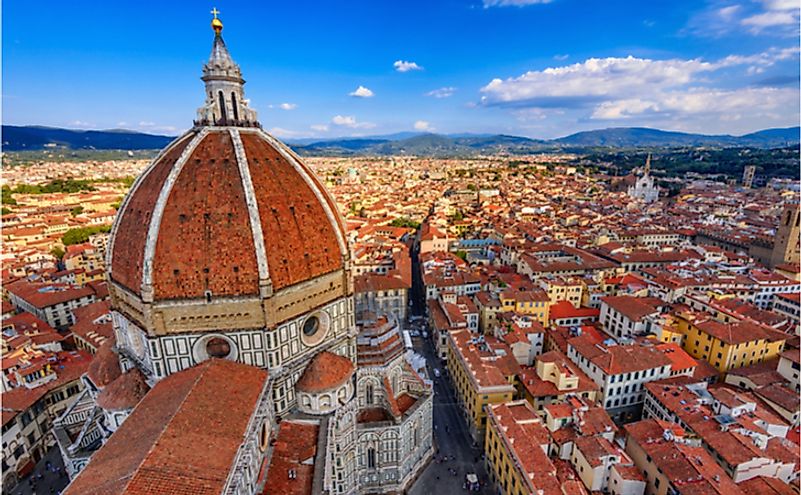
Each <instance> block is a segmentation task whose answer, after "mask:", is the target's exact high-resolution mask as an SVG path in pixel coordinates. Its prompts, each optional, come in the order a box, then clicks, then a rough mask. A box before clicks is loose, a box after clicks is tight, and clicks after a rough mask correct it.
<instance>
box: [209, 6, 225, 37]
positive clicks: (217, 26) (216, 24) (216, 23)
mask: <svg viewBox="0 0 801 495" xmlns="http://www.w3.org/2000/svg"><path fill="white" fill-rule="evenodd" d="M219 13H220V11H219V10H217V7H215V8H213V9H211V14H212V15H213V16H214V19H212V20H211V28H212V29H213V30H214V32H215V33H217V34H220V31H222V28H223V23H222V21H221V20H220V19H218V18H217V14H219Z"/></svg>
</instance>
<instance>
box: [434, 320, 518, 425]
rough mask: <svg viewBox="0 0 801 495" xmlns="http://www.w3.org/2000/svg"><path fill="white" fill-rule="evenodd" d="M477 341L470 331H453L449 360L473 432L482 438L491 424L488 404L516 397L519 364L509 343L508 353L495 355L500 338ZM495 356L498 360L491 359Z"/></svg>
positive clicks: (448, 354)
mask: <svg viewBox="0 0 801 495" xmlns="http://www.w3.org/2000/svg"><path fill="white" fill-rule="evenodd" d="M475 340H476V338H475V337H474V336H473V334H471V333H470V332H469V331H468V330H458V331H452V332H450V333H449V335H448V348H447V362H448V372H449V373H450V377H451V382H452V385H453V387H454V389H455V390H456V396H457V399H458V400H459V402H460V403H461V405H462V407H463V411H464V414H465V417H466V418H467V420H468V426H469V427H470V432H471V434H472V435H473V437H474V438H475V439H476V440H477V441H479V440H482V439H483V437H484V429H485V427H486V423H487V413H486V409H485V406H487V405H488V404H499V403H502V402H507V401H510V400H512V399H514V397H515V391H516V387H515V384H516V380H517V370H519V366H517V365H516V364H517V362H516V361H515V359H514V357H513V354H512V352H511V350H509V349H508V346H507V349H506V351H507V352H506V355H505V356H495V352H494V349H493V347H497V346H499V345H500V341H498V340H497V339H494V338H492V337H489V336H487V337H484V338H483V340H484V343H483V344H482V343H475ZM488 341H489V344H488ZM483 346H487V347H483ZM493 356H495V357H496V359H490V358H491V357H493ZM499 361H500V362H501V363H500V364H499Z"/></svg>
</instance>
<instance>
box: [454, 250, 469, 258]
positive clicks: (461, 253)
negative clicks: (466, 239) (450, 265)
mask: <svg viewBox="0 0 801 495" xmlns="http://www.w3.org/2000/svg"><path fill="white" fill-rule="evenodd" d="M454 254H456V256H457V257H459V258H461V259H462V261H467V251H463V250H461V249H460V250H458V251H456V253H454Z"/></svg>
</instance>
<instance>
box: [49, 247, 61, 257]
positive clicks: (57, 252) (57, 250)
mask: <svg viewBox="0 0 801 495" xmlns="http://www.w3.org/2000/svg"><path fill="white" fill-rule="evenodd" d="M50 254H52V255H53V256H55V257H56V258H58V259H59V260H61V259H63V258H64V249H63V248H62V247H61V246H55V247H53V249H51V250H50Z"/></svg>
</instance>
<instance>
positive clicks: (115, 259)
mask: <svg viewBox="0 0 801 495" xmlns="http://www.w3.org/2000/svg"><path fill="white" fill-rule="evenodd" d="M341 226H342V223H341V219H340V218H339V214H338V212H337V210H336V205H335V203H334V202H333V199H332V198H331V197H330V195H329V194H328V192H327V191H326V190H325V188H324V187H323V186H322V184H321V183H320V181H319V179H318V178H317V177H316V176H315V175H314V173H313V172H312V171H311V170H310V169H309V168H308V167H306V166H305V165H304V164H303V163H302V161H301V160H300V159H298V158H297V157H296V156H295V155H294V154H293V153H292V152H291V151H290V150H288V149H286V147H285V146H283V145H282V144H281V143H280V142H279V141H278V140H276V139H275V138H273V137H272V136H269V135H268V134H266V133H264V132H263V131H261V130H257V129H251V128H235V127H230V126H229V127H213V126H206V127H202V128H199V130H196V131H194V133H189V134H187V135H186V136H185V137H182V138H179V140H177V142H176V143H175V144H174V145H170V146H169V147H168V149H167V150H165V153H162V155H160V158H158V159H156V160H155V161H154V163H153V164H152V165H151V167H149V168H148V170H147V171H146V172H145V174H144V175H143V177H142V178H141V179H139V180H138V181H137V185H136V187H134V188H133V189H132V190H131V192H130V193H129V197H128V198H126V200H125V203H124V205H123V207H122V208H121V210H120V215H119V220H118V225H115V233H114V238H113V239H112V241H111V243H112V246H114V245H115V244H117V243H118V244H117V245H118V246H125V247H126V248H128V249H126V250H121V249H118V250H117V252H116V253H114V252H113V253H112V254H111V255H110V266H111V267H112V269H111V273H112V277H111V278H112V280H113V281H114V282H116V283H118V284H120V285H122V286H123V287H124V288H125V289H127V290H129V291H130V292H131V293H133V294H134V295H136V296H139V297H140V298H141V299H142V301H143V302H145V303H148V302H153V301H156V300H192V299H206V298H207V297H208V294H209V292H210V293H211V295H212V296H213V297H217V296H223V297H249V296H260V297H270V296H271V294H272V293H273V292H274V291H275V290H279V289H281V288H284V287H289V286H292V285H295V284H299V283H302V282H306V281H309V280H312V279H315V278H317V277H320V276H323V275H327V274H331V273H334V272H336V271H337V270H346V269H347V268H348V266H347V260H348V259H349V256H348V246H347V237H346V235H345V232H344V230H343V229H342V227H341Z"/></svg>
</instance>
